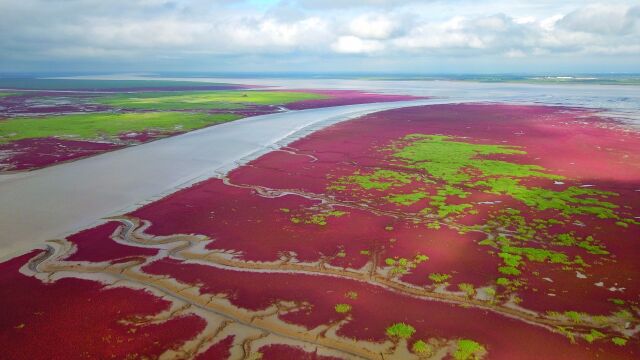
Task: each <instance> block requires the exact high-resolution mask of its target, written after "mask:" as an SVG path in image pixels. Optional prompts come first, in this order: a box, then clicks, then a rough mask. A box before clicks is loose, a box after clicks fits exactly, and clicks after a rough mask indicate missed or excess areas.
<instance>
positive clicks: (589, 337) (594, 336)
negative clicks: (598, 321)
mask: <svg viewBox="0 0 640 360" xmlns="http://www.w3.org/2000/svg"><path fill="white" fill-rule="evenodd" d="M605 336H606V335H605V334H603V333H601V332H600V331H598V330H596V329H591V332H590V333H588V334H586V335H585V336H584V339H585V340H586V341H587V342H588V343H592V342H594V341H596V340H600V339H604V338H605Z"/></svg>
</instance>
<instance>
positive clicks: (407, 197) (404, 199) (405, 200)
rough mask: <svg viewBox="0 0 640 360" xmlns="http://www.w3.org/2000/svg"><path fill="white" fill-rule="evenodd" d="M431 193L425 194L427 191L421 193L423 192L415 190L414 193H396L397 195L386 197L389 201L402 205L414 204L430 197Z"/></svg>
mask: <svg viewBox="0 0 640 360" xmlns="http://www.w3.org/2000/svg"><path fill="white" fill-rule="evenodd" d="M428 196H429V195H427V194H425V193H421V192H414V193H410V194H396V195H390V196H387V197H386V198H385V199H387V200H388V201H389V202H391V203H394V204H400V205H406V206H408V205H413V204H415V203H417V202H418V201H420V200H422V199H424V198H426V197H428Z"/></svg>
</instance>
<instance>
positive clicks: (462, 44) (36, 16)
mask: <svg viewBox="0 0 640 360" xmlns="http://www.w3.org/2000/svg"><path fill="white" fill-rule="evenodd" d="M154 71H174V72H206V71H209V72H312V73H327V72H328V73H337V72H360V73H385V74H391V73H420V74H439V73H450V74H453V73H460V74H465V73H467V74H468V73H617V72H640V3H638V2H637V1H625V0H620V1H615V0H613V1H589V0H585V1H577V0H564V1H558V0H537V1H523V0H448V1H444V0H422V1H410V0H409V1H408V0H19V1H18V0H0V73H11V72H96V73H98V72H100V73H108V72H154Z"/></svg>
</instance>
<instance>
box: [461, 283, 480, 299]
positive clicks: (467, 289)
mask: <svg viewBox="0 0 640 360" xmlns="http://www.w3.org/2000/svg"><path fill="white" fill-rule="evenodd" d="M458 289H460V291H463V292H464V293H465V294H467V296H468V297H472V296H473V295H475V293H476V289H475V287H474V286H473V284H469V283H460V284H458Z"/></svg>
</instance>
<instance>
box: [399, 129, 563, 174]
mask: <svg viewBox="0 0 640 360" xmlns="http://www.w3.org/2000/svg"><path fill="white" fill-rule="evenodd" d="M403 140H404V141H405V142H408V143H406V145H405V146H402V144H396V145H395V148H396V149H397V151H396V152H395V153H394V154H393V156H394V157H396V158H398V159H402V160H404V161H406V162H407V163H408V164H409V166H410V167H411V168H414V169H421V170H424V171H425V172H427V173H428V174H430V175H431V176H433V177H435V178H437V179H438V180H442V181H446V182H447V183H450V184H459V183H462V182H465V181H469V180H470V178H471V175H470V174H469V172H468V170H475V171H476V172H480V173H481V174H482V176H507V177H531V176H535V177H543V178H549V179H559V178H562V177H561V176H557V175H551V174H547V173H544V172H543V170H544V169H543V168H542V167H540V166H536V165H521V164H516V163H511V162H507V161H500V160H488V159H483V158H481V156H482V155H498V154H501V155H521V154H525V152H524V151H522V150H520V149H519V148H517V147H515V146H505V145H484V144H472V143H468V142H460V141H453V140H452V138H451V137H449V136H444V135H423V134H412V135H407V136H405V137H404V139H403ZM470 168H472V169H470Z"/></svg>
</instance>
